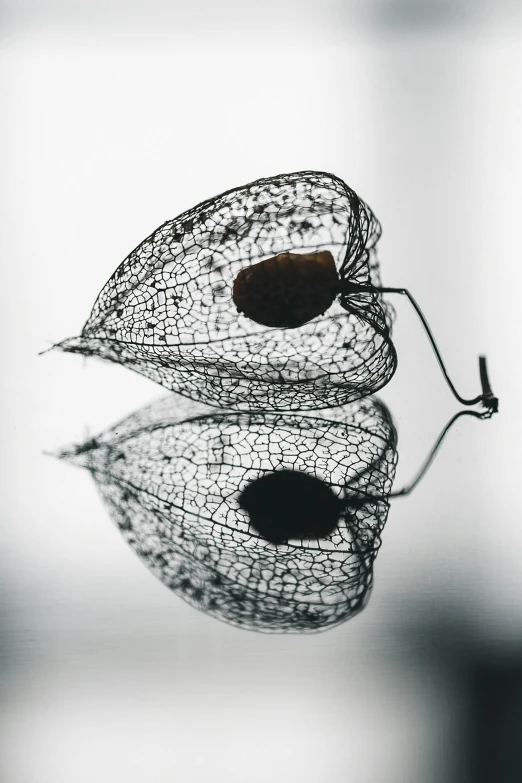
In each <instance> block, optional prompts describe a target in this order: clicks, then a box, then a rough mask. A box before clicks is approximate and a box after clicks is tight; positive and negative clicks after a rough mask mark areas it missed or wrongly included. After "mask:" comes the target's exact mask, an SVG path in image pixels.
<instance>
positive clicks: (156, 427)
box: [62, 399, 396, 632]
mask: <svg viewBox="0 0 522 783" xmlns="http://www.w3.org/2000/svg"><path fill="white" fill-rule="evenodd" d="M178 402H179V401H178V400H173V401H172V402H168V401H167V402H164V401H162V402H161V403H158V406H159V407H156V406H152V408H148V409H146V410H145V411H140V412H138V413H137V414H135V415H133V416H131V417H129V418H128V419H127V420H125V421H124V422H122V423H120V424H119V425H117V426H116V427H114V428H113V429H112V430H109V431H108V432H107V433H105V434H103V435H101V436H99V437H98V438H96V439H93V440H91V441H89V442H87V443H86V444H83V445H82V446H79V447H76V448H73V449H70V450H69V451H67V452H64V453H63V454H62V456H63V457H64V458H66V459H68V460H70V461H72V462H75V463H77V464H80V465H83V466H85V467H87V468H88V469H89V470H90V471H91V473H92V475H93V478H94V479H95V481H96V483H97V485H98V487H99V489H100V491H101V494H102V496H103V498H104V499H105V501H106V503H107V505H108V507H109V509H110V512H111V514H112V516H113V518H114V520H115V521H116V523H117V525H118V526H119V529H120V531H121V532H122V534H123V536H124V538H125V539H126V540H127V542H128V543H129V544H130V546H131V547H132V548H133V549H134V550H135V551H136V553H137V554H138V555H139V556H140V558H141V559H142V560H143V561H144V562H145V564H146V565H147V567H148V568H149V569H150V570H151V571H152V572H153V573H154V574H155V575H156V576H157V577H159V579H161V581H162V582H164V583H165V584H166V585H167V586H168V587H169V588H170V589H172V590H173V591H174V592H175V593H177V594H178V595H180V596H181V597H182V598H184V599H185V600H186V601H188V602H189V603H191V604H192V605H194V606H196V607H197V608H199V609H201V610H203V611H205V612H206V613H208V614H210V615H213V616H214V617H217V618H219V619H221V620H224V621H226V622H229V623H232V624H234V625H238V626H241V627H246V628H251V629H255V630H260V631H270V632H284V631H299V632H303V631H317V630H322V629H325V628H328V627H331V626H333V625H336V624H338V623H340V622H343V621H344V620H346V619H348V618H350V617H352V616H353V615H354V614H356V613H357V612H358V611H360V610H361V609H362V608H363V606H364V605H365V602H366V601H367V598H368V595H369V590H370V587H371V582H372V565H373V561H374V559H375V556H376V554H377V551H378V548H379V546H380V541H381V539H380V534H381V531H382V528H383V526H384V524H385V521H386V516H387V513H388V503H387V501H386V497H387V495H388V494H389V492H390V489H391V485H392V482H393V477H394V472H395V464H396V436H395V430H394V427H393V424H392V422H391V419H390V417H389V415H388V413H387V411H386V409H385V408H384V406H382V404H380V403H378V402H377V401H375V400H373V399H366V400H362V401H360V402H359V403H356V404H354V405H351V406H345V407H343V408H337V409H336V410H335V412H332V411H329V412H325V414H324V415H322V416H319V415H314V416H306V415H298V414H293V413H287V414H282V413H275V412H269V413H268V412H250V413H240V412H229V411H226V412H220V413H215V412H213V413H210V414H209V413H205V414H204V415H200V416H196V417H193V418H189V419H184V420H181V421H180V420H179V415H180V414H179V412H177V411H176V405H177V403H178ZM278 469H291V470H301V471H306V472H308V473H311V474H313V475H315V476H317V477H318V478H320V479H322V480H324V481H325V482H327V483H328V484H329V485H330V486H331V487H332V489H333V490H334V492H335V493H336V494H337V495H338V497H340V498H341V499H342V500H343V502H344V503H345V504H346V512H345V513H344V514H343V516H342V518H341V520H340V523H339V526H338V528H337V529H336V530H335V531H334V533H332V534H331V535H330V536H328V537H327V538H324V539H320V540H319V539H313V540H291V541H289V542H288V544H284V545H278V546H275V545H273V544H270V543H268V542H267V541H266V540H264V539H262V538H261V537H259V536H258V535H255V534H254V533H253V532H252V531H251V529H250V525H249V519H248V515H247V514H246V513H245V512H244V511H243V510H242V509H241V508H240V507H239V504H238V497H239V495H240V493H241V491H242V490H243V489H244V487H245V486H246V485H248V484H249V483H250V482H251V481H253V480H255V479H256V478H259V477H260V476H261V475H263V474H264V473H266V472H271V471H274V470H278ZM366 496H372V497H373V498H375V499H374V500H369V501H368V502H366V503H360V502H359V503H358V504H357V503H355V502H354V501H356V500H357V499H360V498H361V497H366ZM350 501H351V502H352V503H353V506H350Z"/></svg>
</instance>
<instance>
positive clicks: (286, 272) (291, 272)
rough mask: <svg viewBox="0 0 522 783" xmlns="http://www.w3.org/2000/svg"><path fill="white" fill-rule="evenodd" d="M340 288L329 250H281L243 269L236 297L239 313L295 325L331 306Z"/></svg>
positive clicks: (265, 323)
mask: <svg viewBox="0 0 522 783" xmlns="http://www.w3.org/2000/svg"><path fill="white" fill-rule="evenodd" d="M338 291H339V276H338V274H337V269H336V268H335V262H334V259H333V256H332V254H331V253H330V251H329V250H324V251H320V252H318V253H303V254H301V253H280V254H279V255H277V256H274V257H273V258H267V259H265V260H264V261H259V263H257V264H253V265H252V266H249V267H246V268H245V269H242V270H241V271H240V272H239V274H238V275H237V277H236V279H235V280H234V287H233V293H232V296H233V299H234V303H235V305H236V307H237V309H238V311H239V312H240V313H244V314H245V315H246V316H247V318H250V319H251V320H252V321H256V323H258V324H262V325H263V326H273V327H279V328H285V327H289V328H295V327H297V326H302V325H303V324H305V323H307V322H308V321H311V320H312V318H315V317H316V316H318V315H322V314H323V313H324V312H325V310H328V308H329V307H330V305H331V304H332V302H333V300H334V299H335V297H336V295H337V293H338Z"/></svg>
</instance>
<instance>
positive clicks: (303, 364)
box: [58, 171, 397, 410]
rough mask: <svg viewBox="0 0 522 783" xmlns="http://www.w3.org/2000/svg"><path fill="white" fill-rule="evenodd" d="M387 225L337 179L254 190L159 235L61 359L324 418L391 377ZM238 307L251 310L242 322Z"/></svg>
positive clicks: (218, 399) (310, 178)
mask: <svg viewBox="0 0 522 783" xmlns="http://www.w3.org/2000/svg"><path fill="white" fill-rule="evenodd" d="M379 235H380V226H379V223H378V221H377V220H376V218H375V216H374V215H373V213H372V211H371V210H370V208H369V207H368V206H367V205H366V204H365V203H364V202H363V201H362V200H361V199H360V198H359V196H358V195H357V194H356V193H355V192H354V191H353V190H351V189H350V188H349V187H348V186H347V185H346V184H345V183H344V182H343V181H342V180H341V179H339V178H338V177H334V176H333V175H331V174H325V173H323V172H318V171H304V172H297V173H295V174H282V175H280V176H277V177H270V178H268V179H261V180H257V181H256V182H251V183H249V184H248V185H244V186H242V187H239V188H234V189H233V190H230V191H227V192H226V193H222V194H221V195H220V196H216V197H215V198H213V199H209V200H208V201H205V202H203V203H201V204H199V205H198V206H196V207H194V208H193V209H191V210H189V211H188V212H185V213H184V214H183V215H180V216H179V217H178V218H175V219H174V220H169V221H167V222H166V223H164V224H163V225H162V226H160V227H159V228H158V229H157V230H156V231H155V232H154V233H153V234H152V235H151V236H149V237H148V238H147V239H145V240H144V241H143V242H142V243H141V244H140V245H139V246H138V247H137V248H136V249H135V250H134V251H133V252H132V253H131V254H130V255H129V256H128V257H127V258H126V259H125V261H123V263H122V264H121V265H120V266H119V267H118V269H117V270H116V271H115V273H114V274H113V276H112V277H111V278H110V280H109V281H108V282H107V283H106V285H105V286H104V288H103V289H102V291H101V293H100V294H99V296H98V299H97V301H96V303H95V305H94V307H93V309H92V312H91V315H90V317H89V319H88V321H87V323H86V324H85V326H84V328H83V331H82V334H81V336H80V337H73V338H70V339H68V340H64V341H63V342H62V343H60V345H59V346H58V347H59V348H61V349H62V350H64V351H68V352H71V353H79V354H82V355H84V356H99V357H101V358H104V359H108V360H110V361H112V362H117V363H119V364H122V365H124V366H126V367H129V368H130V369H133V370H136V372H139V373H141V374H142V375H145V376H146V377H147V378H151V379H152V380H154V381H156V382H157V383H160V384H161V385H162V386H164V387H165V388H167V389H169V390H171V391H176V392H179V393H180V394H183V395H185V396H187V397H191V398H192V399H193V400H200V401H203V402H209V403H210V404H213V405H219V406H221V407H238V408H241V409H252V408H256V409H259V408H266V407H270V408H273V409H278V410H303V409H314V410H316V409H318V408H328V407H331V406H335V405H342V404H344V403H346V402H350V401H352V400H356V399H359V398H361V397H365V396H367V395H369V394H372V393H373V392H375V391H377V390H378V389H380V388H381V387H382V386H384V385H385V384H386V383H387V382H388V381H389V380H390V378H391V377H392V375H393V373H394V372H395V368H396V364H397V357H396V353H395V348H394V346H393V343H392V340H391V334H390V330H391V311H390V309H389V308H388V306H387V305H386V303H385V302H384V300H383V299H382V297H381V296H380V294H379V293H378V292H377V291H373V289H372V291H371V292H368V291H366V292H364V291H362V292H361V291H359V292H357V293H350V294H346V293H345V292H343V293H342V294H341V295H340V296H336V291H337V285H338V281H340V282H339V285H340V286H344V285H345V284H346V282H347V281H348V282H351V283H353V284H354V286H376V285H378V284H379V282H380V281H379V272H378V264H377V258H376V253H375V245H376V243H377V240H378V238H379ZM238 306H239V309H240V310H241V311H242V312H240V313H238Z"/></svg>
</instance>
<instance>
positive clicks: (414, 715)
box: [0, 0, 522, 783]
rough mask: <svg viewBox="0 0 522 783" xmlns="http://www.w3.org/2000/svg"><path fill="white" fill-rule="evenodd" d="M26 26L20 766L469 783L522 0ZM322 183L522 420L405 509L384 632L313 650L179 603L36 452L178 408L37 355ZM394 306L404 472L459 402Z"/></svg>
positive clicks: (134, 383) (10, 690)
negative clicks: (164, 228)
mask: <svg viewBox="0 0 522 783" xmlns="http://www.w3.org/2000/svg"><path fill="white" fill-rule="evenodd" d="M4 11H5V12H4V28H3V36H2V38H1V40H0V55H1V65H2V69H1V72H2V77H1V84H2V88H1V89H2V104H3V110H4V111H3V116H4V121H3V123H2V129H1V136H0V137H1V141H2V144H1V148H0V160H1V165H2V183H3V186H2V188H1V191H0V196H1V213H2V245H3V254H2V255H3V260H2V265H1V269H2V271H1V275H2V278H1V280H2V285H1V288H0V291H1V298H2V307H1V309H0V319H1V320H0V323H1V326H2V331H1V335H2V340H1V350H2V367H3V369H4V373H3V377H2V380H1V391H2V403H3V405H2V411H3V412H4V414H5V417H4V421H3V430H2V434H3V437H2V472H1V481H2V505H1V508H2V527H1V531H0V542H1V552H2V554H1V559H2V571H1V582H2V588H3V589H2V599H1V602H0V609H1V618H2V619H1V622H2V656H3V657H2V660H3V668H2V670H1V671H0V676H1V682H2V691H3V709H2V715H1V718H0V720H1V722H2V735H3V737H2V752H1V757H0V769H1V774H0V778H1V779H2V781H5V783H33V781H38V783H62V782H63V783H66V782H67V783H70V781H75V783H76V782H77V783H84V781H85V783H87V781H89V782H90V781H92V780H97V781H111V783H112V782H113V781H120V780H121V781H125V782H126V783H134V781H141V780H143V779H147V780H151V781H155V783H164V782H165V783H166V782H167V781H172V780H179V781H183V782H184V783H200V781H201V783H202V782H203V781H207V780H217V781H221V780H223V781H227V783H229V782H234V783H235V782H236V781H237V782H238V783H239V781H244V780H248V781H249V782H250V783H261V781H263V783H264V781H266V780H267V779H270V780H272V781H274V783H279V782H280V781H281V782H282V781H289V780H292V781H293V780H296V781H299V782H300V783H308V782H309V781H310V783H311V781H314V782H315V781H326V783H341V782H342V781H345V780H354V781H357V783H394V781H397V782H399V781H401V783H404V781H412V783H417V782H418V781H423V782H424V781H430V782H431V781H434V782H435V781H441V780H452V779H453V777H452V776H454V775H455V776H456V778H455V779H461V778H459V777H458V774H459V772H458V769H459V766H458V765H459V737H460V736H461V731H462V727H461V719H462V715H461V711H462V704H463V698H464V696H463V693H462V683H461V682H460V680H459V679H458V678H457V677H456V676H455V674H454V666H453V663H452V660H453V659H452V658H451V650H452V649H453V648H454V647H457V646H458V649H459V650H461V651H462V650H465V651H468V652H469V651H470V650H471V652H473V650H474V649H479V648H480V649H482V648H483V647H484V646H485V647H492V648H497V647H498V648H504V647H511V646H516V645H518V644H519V643H520V642H521V641H522V640H521V639H520V636H521V634H520V628H521V620H522V609H521V601H520V598H521V588H522V575H521V571H520V567H519V563H520V549H521V544H522V533H521V531H520V512H521V502H520V492H519V486H518V484H519V481H520V478H519V442H520V434H521V432H520V416H519V414H518V410H517V403H518V399H517V396H518V392H519V389H520V388H521V386H522V383H521V382H522V372H521V370H520V339H521V337H522V334H521V329H520V315H519V312H520V307H519V298H520V292H519V287H520V283H521V274H520V264H519V261H518V255H519V246H518V220H519V204H520V195H519V183H520V181H521V174H522V171H521V169H522V141H521V139H522V100H521V96H520V87H519V85H520V79H521V77H522V55H521V48H520V43H521V31H520V26H519V20H518V17H517V16H516V15H515V5H514V4H513V5H510V4H509V3H504V4H502V3H498V4H496V6H495V10H491V9H490V10H489V12H488V11H487V10H486V8H485V6H483V5H482V4H481V3H475V4H472V3H461V4H459V3H452V4H445V3H432V4H429V3H418V4H415V3H409V2H406V0H403V2H391V1H390V2H384V0H382V2H377V1H376V0H375V1H374V2H369V3H362V2H359V3H358V2H352V3H345V4H344V5H343V3H341V2H337V3H335V2H323V3H317V4H314V3H310V2H302V3H299V4H292V3H279V4H276V3H275V2H274V3H272V2H265V3H264V5H263V7H262V8H257V7H256V5H255V4H253V3H227V4H221V3H219V4H215V5H211V4H210V3H209V2H208V3H207V2H199V3H197V4H191V5H190V6H189V5H187V6H185V5H182V4H180V3H178V2H174V3H170V4H168V6H167V5H166V4H162V3H160V2H156V3H147V4H145V3H143V4H141V3H138V2H134V3H131V4H124V3H118V2H115V1H114V2H112V3H111V2H106V3H103V4H102V3H99V4H96V3H94V4H93V3H89V4H87V3H85V4H83V3H81V2H76V3H73V4H65V3H64V4H63V6H62V5H61V4H60V3H58V2H57V1H56V0H55V2H52V0H40V1H39V2H34V1H33V2H27V0H26V2H16V3H7V4H4ZM310 168H314V169H321V170H326V171H332V172H334V173H336V174H337V175H339V176H341V177H342V178H343V179H345V181H347V182H348V184H349V185H350V186H351V187H353V188H354V189H355V190H356V191H357V192H358V193H359V194H360V195H361V196H362V198H364V199H365V200H366V201H367V202H368V203H369V204H370V206H371V207H372V209H373V210H374V211H375V213H376V215H377V216H378V218H379V219H380V221H381V222H382V224H383V229H384V235H383V239H382V242H381V251H380V258H381V264H382V276H383V281H384V283H385V284H388V285H406V286H408V287H409V288H410V289H411V291H412V292H413V293H414V295H415V296H416V297H417V299H418V300H419V302H420V303H421V305H422V307H423V308H424V310H425V312H426V315H427V316H428V318H429V320H430V322H431V324H432V327H433V330H434V332H435V335H436V337H437V339H438V341H439V344H440V347H441V349H442V351H443V354H444V356H445V359H446V361H447V364H448V366H449V368H450V371H451V373H452V375H453V377H454V380H455V383H456V385H457V386H458V388H459V389H461V390H462V393H463V394H464V395H467V396H474V395H475V394H477V393H478V392H479V381H478V365H477V356H478V355H479V353H486V354H487V356H488V359H489V366H490V374H491V379H492V382H493V385H494V389H495V391H496V392H497V394H498V395H499V397H500V398H501V413H500V415H499V416H497V417H496V418H494V419H493V420H491V421H490V422H486V423H477V422H475V421H471V420H466V419H465V420H464V421H463V422H461V423H459V425H457V428H456V429H455V431H454V432H453V433H452V435H451V436H450V438H449V440H448V442H447V443H446V445H445V446H444V450H443V453H442V454H441V456H440V458H439V459H438V461H437V462H436V463H435V465H434V467H433V469H432V471H431V472H430V473H429V475H428V476H427V478H426V479H425V481H424V482H423V484H421V485H420V486H419V488H418V489H417V491H416V492H415V494H414V495H413V496H412V497H411V498H410V499H408V500H397V501H396V502H395V503H394V505H393V507H392V510H391V512H390V516H389V520H388V524H387V527H386V529H385V531H384V543H383V547H382V550H381V552H380V554H379V556H378V559H377V562H376V574H375V588H374V593H373V596H372V599H371V601H370V604H369V606H368V608H367V609H366V610H365V611H364V612H363V614H361V615H360V616H359V617H357V618H356V619H354V620H353V621H351V622H348V623H347V624H346V625H344V626H341V627H340V628H338V629H336V630H333V631H330V632H328V633H325V634H323V635H318V636H311V637H299V636H298V637H278V636H262V635H258V634H254V633H247V632H244V631H240V630H237V629H234V628H231V627H228V626H225V625H223V624H220V623H218V622H217V621H215V620H212V619H209V618H207V617H205V616H204V615H202V614H200V613H198V612H197V611H195V610H193V609H191V608H190V607H188V606H187V605H186V604H184V603H183V602H182V601H181V600H180V599H179V598H177V597H176V596H174V595H173V594H171V593H169V592H168V590H166V588H165V587H163V586H162V585H161V584H160V583H159V582H157V581H156V580H155V579H154V578H153V577H152V576H151V575H150V574H149V573H148V572H147V570H146V569H145V568H144V566H143V565H142V564H141V563H140V562H139V561H138V560H137V558H136V557H135V556H134V555H133V554H132V552H130V550H128V549H127V547H126V545H125V544H124V542H123V541H122V540H121V538H120V537H119V534H118V533H117V531H116V529H115V528H114V527H113V526H112V523H111V522H110V519H109V517H108V515H107V512H106V510H105V508H104V507H103V505H102V502H101V500H100V499H99V498H98V496H97V494H96V490H95V487H94V485H93V483H92V482H91V480H90V478H89V476H88V475H87V474H86V473H82V472H81V471H75V470H74V469H72V468H70V467H68V466H66V465H64V464H61V463H59V462H57V461H54V460H51V459H49V458H48V457H45V456H43V455H42V452H43V451H44V450H52V449H54V448H56V447H58V446H60V445H63V444H66V443H70V442H71V441H79V440H81V439H82V438H83V437H84V436H85V434H86V432H87V431H89V432H90V433H91V434H95V433H96V432H97V431H98V430H100V429H101V428H103V427H105V426H108V425H110V424H112V423H113V422H115V421H116V420H118V419H120V418H121V417H123V416H124V415H125V414H126V413H129V412H130V411H132V410H134V409H135V408H137V407H138V406H140V405H142V404H144V403H146V402H148V401H150V400H152V399H154V398H155V397H158V396H160V395H161V394H162V390H161V389H160V388H159V387H157V386H155V385H154V384H152V383H151V382H149V381H146V380H145V379H143V378H141V377H139V376H138V375H136V374H133V373H131V372H130V371H128V370H125V369H123V368H120V367H116V366H114V365H104V364H102V363H98V362H97V361H95V360H90V361H84V360H82V359H81V358H79V357H73V356H70V355H64V354H60V353H56V354H53V353H49V354H46V355H44V356H41V357H39V356H37V354H38V352H39V351H42V350H44V349H45V348H46V347H48V346H49V345H51V344H52V343H54V342H57V341H59V340H60V339H63V338H65V337H68V336H72V335H74V334H78V333H79V331H80V329H81V327H82V325H83V323H84V321H85V320H86V318H87V316H88V313H89V310H90V307H91V306H92V304H93V302H94V299H95V297H96V295H97V293H98V291H99V289H100V288H101V287H102V285H103V283H104V282H105V280H106V279H107V278H108V277H109V275H110V274H111V273H112V272H113V271H114V269H115V268H116V266H117V265H118V264H119V263H120V261H121V260H122V259H123V258H124V257H125V256H126V255H127V253H128V252H129V251H130V250H131V249H132V248H133V247H134V246H135V245H136V244H137V243H138V242H140V241H141V240H142V239H143V238H144V237H145V236H147V235H148V234H149V233H150V232H151V231H152V230H153V229H154V228H156V226H158V225H159V224H160V223H162V222H163V221H164V220H166V219H168V218H171V217H174V216H175V215H177V214H178V213H180V212H182V211H183V210H185V209H187V208H189V207H190V206H192V205H194V204H195V203H197V202H199V201H201V200H202V199H204V198H206V197H209V196H212V195H215V194H217V193H218V192H220V191H222V190H225V189H228V188H230V187H233V186H235V185H239V184H243V183H244V182H248V181H251V180H253V179H256V178H258V177H262V176H268V175H271V174H276V173H282V172H285V171H286V172H287V171H295V170H300V169H310ZM394 304H395V306H396V309H397V314H398V317H397V325H396V329H395V338H396V345H397V348H398V351H399V358H400V366H399V370H398V373H397V375H396V377H395V378H394V379H393V381H392V383H391V384H390V386H389V387H388V388H387V389H386V391H385V393H384V394H383V397H384V399H385V400H386V401H387V402H388V403H389V404H390V406H391V408H392V411H393V413H394V414H395V418H396V420H397V423H398V426H399V435H400V465H399V474H398V478H397V485H400V484H402V483H403V482H404V481H406V480H407V479H408V477H409V476H410V475H411V474H413V472H414V471H415V468H416V466H417V465H418V463H419V461H420V459H421V458H422V457H423V455H424V454H425V453H426V452H427V450H428V448H429V447H430V445H431V443H432V441H433V439H434V437H435V435H436V434H437V432H438V431H439V430H440V428H441V427H442V425H443V424H444V423H445V421H446V419H447V418H448V417H449V416H450V415H451V414H452V413H453V412H454V411H455V410H456V405H455V404H454V401H453V399H452V398H451V396H450V395H449V392H448V391H447V389H446V387H445V385H444V382H443V380H442V378H441V377H440V374H439V371H438V368H437V366H436V364H435V361H434V359H433V357H432V355H431V353H430V350H429V347H428V344H427V341H426V339H425V337H424V335H423V333H422V331H421V328H420V325H419V324H418V322H417V321H416V319H415V316H414V315H413V314H412V313H411V311H410V310H409V309H408V305H407V303H406V302H403V301H400V300H394ZM456 640H457V641H456ZM457 642H458V644H457ZM459 654H460V653H459ZM461 654H462V656H464V658H465V653H464V652H462V653H461ZM466 654H467V652H466ZM448 661H449V662H448Z"/></svg>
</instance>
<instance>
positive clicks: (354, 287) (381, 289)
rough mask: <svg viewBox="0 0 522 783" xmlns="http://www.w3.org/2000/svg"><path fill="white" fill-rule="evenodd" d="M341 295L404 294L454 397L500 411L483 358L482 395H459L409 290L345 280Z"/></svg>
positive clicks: (481, 359) (464, 403)
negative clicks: (468, 396) (468, 397)
mask: <svg viewBox="0 0 522 783" xmlns="http://www.w3.org/2000/svg"><path fill="white" fill-rule="evenodd" d="M341 293H342V294H344V295H349V294H358V293H379V294H403V295H404V296H406V297H407V298H408V299H409V301H410V303H411V305H412V307H413V309H414V310H415V312H416V313H417V315H418V316H419V319H420V321H421V323H422V325H423V327H424V329H425V331H426V334H427V335H428V339H429V341H430V343H431V347H432V348H433V352H434V353H435V356H436V357H437V361H438V363H439V367H440V369H441V371H442V374H443V376H444V378H445V379H446V383H447V384H448V386H449V388H450V389H451V391H452V393H453V396H454V397H455V398H456V399H457V400H458V401H459V402H460V403H461V405H477V404H478V403H479V402H481V403H483V404H484V405H485V407H486V408H488V409H489V410H490V411H491V413H494V412H496V411H497V410H498V400H497V398H496V397H495V396H494V395H493V392H492V391H491V387H490V386H489V380H487V368H486V360H485V358H484V357H482V356H481V357H480V358H479V369H480V378H481V382H482V394H480V395H478V396H477V397H473V399H470V400H467V399H465V398H464V397H461V395H460V394H459V393H458V391H457V390H456V388H455V386H454V385H453V382H452V380H451V378H450V377H449V374H448V371H447V369H446V365H445V364H444V361H443V359H442V355H441V352H440V351H439V348H438V346H437V343H436V342H435V338H434V336H433V333H432V331H431V329H430V326H429V324H428V321H427V320H426V318H425V316H424V313H423V312H422V310H421V309H420V307H419V305H418V304H417V302H416V301H415V299H414V297H413V296H412V295H411V294H410V292H409V291H408V289H407V288H390V287H388V286H372V285H359V284H358V283H352V282H350V281H347V280H345V281H343V282H342V283H341ZM484 378H485V379H486V380H487V387H486V386H485V385H484Z"/></svg>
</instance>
